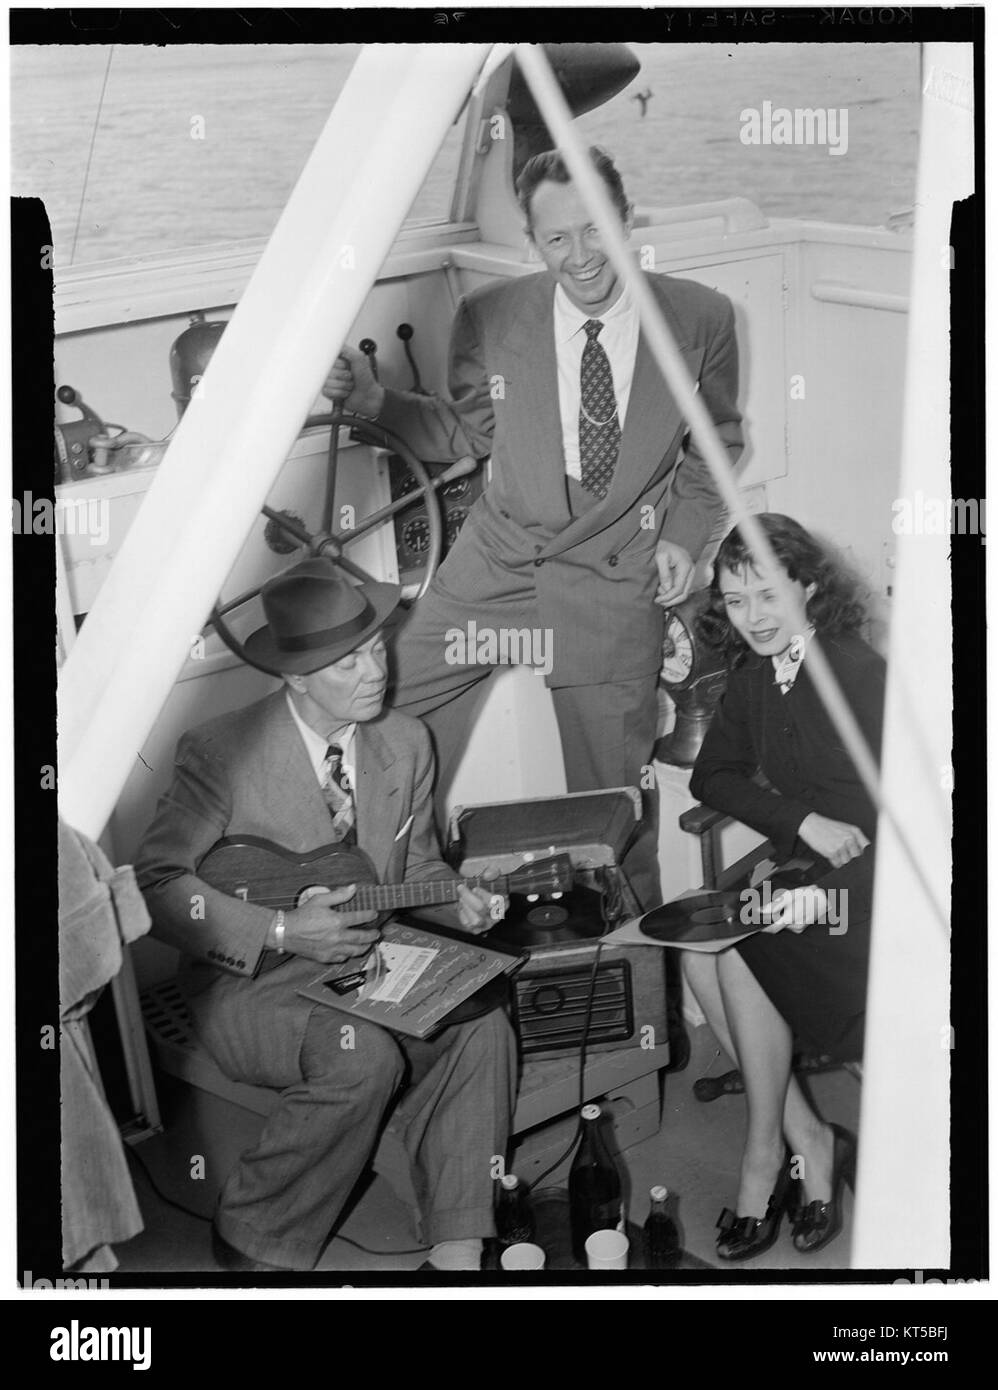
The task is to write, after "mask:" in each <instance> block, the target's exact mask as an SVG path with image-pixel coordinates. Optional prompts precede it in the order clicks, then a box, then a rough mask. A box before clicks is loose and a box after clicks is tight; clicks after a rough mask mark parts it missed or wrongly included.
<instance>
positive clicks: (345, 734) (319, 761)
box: [284, 690, 357, 776]
mask: <svg viewBox="0 0 998 1390" xmlns="http://www.w3.org/2000/svg"><path fill="white" fill-rule="evenodd" d="M284 693H285V698H286V699H287V702H288V709H289V710H290V711H291V718H292V719H293V720H294V721H295V727H296V728H297V730H298V732H299V734H301V738H302V742H303V743H304V745H305V752H306V753H307V754H308V757H309V761H310V762H311V764H312V767H313V769H314V770H315V773H316V776H318V774H319V769H320V768H321V767H322V765H323V763H324V762H325V761H326V750H327V749H328V747H329V743H328V741H327V740H326V739H324V738H323V737H322V735H321V734H317V733H316V732H315V730H314V729H313V728H312V727H311V725H309V724H306V723H305V721H304V719H302V717H301V715H300V714H299V713H298V710H297V708H296V706H295V702H294V700H292V698H291V691H290V690H285V692H284ZM356 732H357V725H356V724H355V723H354V724H345V725H344V726H343V728H342V729H340V730H338V732H337V736H336V742H337V743H338V744H339V746H340V748H342V749H343V765H344V767H351V768H352V767H353V744H354V735H355V734H356Z"/></svg>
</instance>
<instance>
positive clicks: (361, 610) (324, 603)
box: [244, 556, 402, 676]
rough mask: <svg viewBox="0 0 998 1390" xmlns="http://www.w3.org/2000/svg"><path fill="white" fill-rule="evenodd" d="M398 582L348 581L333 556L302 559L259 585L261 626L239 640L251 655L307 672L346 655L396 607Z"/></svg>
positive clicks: (264, 662)
mask: <svg viewBox="0 0 998 1390" xmlns="http://www.w3.org/2000/svg"><path fill="white" fill-rule="evenodd" d="M401 594H402V590H401V589H400V588H399V586H398V585H397V584H377V583H375V582H374V581H373V580H371V581H369V582H368V583H366V584H351V583H350V581H349V580H348V579H347V578H345V576H344V575H343V572H342V571H341V570H340V569H339V567H338V566H337V565H336V564H335V563H334V562H333V561H332V560H327V559H324V558H323V557H322V556H316V557H315V558H313V559H310V560H302V561H301V563H300V564H297V565H293V566H292V567H291V569H289V570H285V571H284V573H283V574H279V575H277V576H276V577H275V578H274V579H271V580H268V582H267V583H266V584H265V585H264V586H263V589H262V590H261V594H260V596H261V598H262V599H263V611H264V613H265V614H266V617H267V622H266V625H265V626H264V627H261V628H258V629H257V630H256V632H254V633H251V635H250V636H249V637H247V639H246V642H245V644H244V646H245V650H246V654H247V656H248V657H249V658H250V660H251V661H254V662H257V663H259V664H260V665H261V666H264V667H267V668H269V669H270V670H272V671H275V672H285V671H286V672H288V673H289V674H292V675H300V676H307V675H309V674H310V673H311V672H313V671H321V670H322V668H323V667H324V666H331V665H332V663H333V662H334V661H339V660H340V658H341V657H344V656H347V655H348V654H349V653H350V652H352V651H353V650H354V649H355V648H357V647H359V646H360V645H361V643H362V642H366V641H367V639H368V637H370V636H371V634H372V633H374V632H377V630H378V628H379V627H382V626H383V625H384V622H385V620H386V618H388V617H389V615H390V614H391V613H392V612H393V611H394V610H395V609H396V608H397V607H398V602H399V599H400V597H401Z"/></svg>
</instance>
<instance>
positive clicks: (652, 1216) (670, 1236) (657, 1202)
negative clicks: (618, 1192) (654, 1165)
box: [645, 1187, 680, 1269]
mask: <svg viewBox="0 0 998 1390" xmlns="http://www.w3.org/2000/svg"><path fill="white" fill-rule="evenodd" d="M668 1203H669V1192H668V1189H667V1188H665V1187H653V1188H652V1190H651V1210H650V1211H649V1213H648V1220H647V1221H646V1222H645V1259H646V1261H647V1267H648V1268H649V1269H675V1268H676V1266H677V1265H678V1263H679V1256H680V1249H679V1232H678V1231H677V1230H676V1223H675V1222H674V1221H673V1219H672V1217H671V1216H670V1215H669V1209H668Z"/></svg>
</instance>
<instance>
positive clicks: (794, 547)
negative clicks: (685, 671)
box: [697, 512, 866, 668]
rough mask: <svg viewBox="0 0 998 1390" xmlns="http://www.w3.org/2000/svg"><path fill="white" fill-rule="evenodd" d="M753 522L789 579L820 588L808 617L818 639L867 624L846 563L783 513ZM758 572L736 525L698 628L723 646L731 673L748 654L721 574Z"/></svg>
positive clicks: (809, 606) (717, 561)
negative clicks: (727, 602) (732, 618)
mask: <svg viewBox="0 0 998 1390" xmlns="http://www.w3.org/2000/svg"><path fill="white" fill-rule="evenodd" d="M754 519H755V521H756V522H757V524H758V525H759V526H760V527H761V528H762V530H763V532H764V533H765V535H766V538H767V539H768V541H769V544H770V545H771V546H772V548H773V554H774V555H775V556H776V558H777V560H778V561H779V562H780V564H781V565H782V566H783V568H784V569H785V570H786V572H787V574H788V575H789V577H790V578H791V579H796V580H799V581H800V583H801V584H803V585H804V586H805V588H806V587H807V585H808V584H814V585H815V591H814V593H813V594H812V596H811V597H810V598H809V599H808V601H807V616H808V619H809V620H810V621H811V622H812V623H813V624H814V628H815V631H816V632H817V633H818V635H819V636H820V637H828V636H831V635H833V634H834V633H836V632H852V631H854V630H855V629H856V628H858V627H860V626H861V625H862V623H863V622H864V621H865V619H866V605H865V603H864V600H863V591H862V587H861V585H860V583H859V581H858V580H857V579H856V578H855V577H854V576H853V575H852V574H850V573H849V571H848V570H847V569H846V567H845V565H844V564H843V563H842V561H841V560H839V559H837V558H836V557H835V556H833V555H832V554H831V552H830V551H828V550H827V549H826V548H825V547H824V546H823V545H822V544H821V542H820V541H817V540H815V538H814V536H812V535H811V533H810V532H809V531H805V529H804V527H803V526H801V524H800V523H799V522H797V521H794V520H793V518H792V517H789V516H782V515H781V514H780V513H779V512H763V513H761V514H760V515H759V516H756V517H755V518H754ZM755 568H756V566H755V560H754V558H753V555H752V552H751V550H750V549H749V547H748V545H747V543H746V541H745V539H744V537H743V536H742V534H741V532H740V531H739V529H738V527H737V526H736V527H735V528H734V530H732V531H729V532H728V534H727V535H726V536H725V538H724V540H723V541H722V542H721V547H720V549H719V550H718V552H717V558H716V559H715V561H714V577H713V579H712V581H711V585H710V597H709V599H708V602H707V606H706V608H705V609H704V611H703V613H702V614H701V615H700V618H699V620H698V624H697V626H698V628H699V631H700V635H701V636H702V637H703V639H704V641H705V642H708V643H709V644H710V645H711V646H712V647H720V648H721V650H722V651H723V652H724V655H725V657H726V659H727V662H728V665H729V666H730V667H732V668H734V667H737V666H740V665H741V663H742V661H743V660H744V659H745V656H746V655H747V653H748V650H749V649H748V647H747V645H746V643H745V642H744V641H743V640H742V638H741V637H740V636H739V635H738V633H737V632H736V631H735V629H734V627H733V626H732V625H731V621H730V619H729V618H728V614H727V611H726V609H725V607H724V597H723V595H722V593H721V575H722V574H723V573H724V571H725V570H727V571H729V572H730V573H732V574H742V573H744V571H745V570H746V569H752V570H755Z"/></svg>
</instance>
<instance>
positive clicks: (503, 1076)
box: [136, 559, 516, 1270]
mask: <svg viewBox="0 0 998 1390" xmlns="http://www.w3.org/2000/svg"><path fill="white" fill-rule="evenodd" d="M398 600H399V590H398V588H397V586H395V585H391V584H375V583H370V584H364V585H360V586H358V587H354V585H352V584H351V583H350V582H349V581H347V580H346V579H345V578H344V577H343V576H342V573H341V572H340V571H339V570H338V569H337V568H336V566H335V565H334V564H333V563H332V562H331V561H329V560H325V559H312V560H305V561H303V562H302V563H301V564H298V565H295V566H294V567H293V568H292V569H290V570H288V571H286V573H284V574H282V575H279V576H278V577H277V578H276V579H273V580H271V581H270V582H269V583H268V584H266V585H265V586H264V589H263V606H264V612H265V613H266V616H267V624H266V626H265V627H263V628H261V629H260V630H259V631H257V632H255V633H253V635H252V636H251V637H250V638H249V639H248V640H247V642H246V650H247V651H248V652H249V654H250V655H251V656H252V657H254V658H257V659H259V660H260V661H261V662H262V664H263V665H264V666H267V667H269V668H270V669H274V670H279V671H282V672H283V673H284V676H283V680H284V685H283V687H282V688H281V689H280V690H278V691H276V692H275V693H274V694H272V695H268V696H266V697H265V698H264V699H262V700H258V701H257V702H256V703H255V704H252V705H250V706H248V707H247V708H246V709H242V710H236V711H234V712H232V713H230V714H224V715H222V716H220V717H219V718H217V719H213V720H211V721H209V722H208V723H207V724H203V725H201V727H200V728H197V729H194V730H192V731H191V732H190V733H187V734H185V735H184V737H183V738H182V739H181V740H180V743H179V745H178V748H177V758H176V768H175V771H174V779H173V784H172V786H171V787H170V789H169V791H168V792H167V793H166V795H165V796H164V797H163V798H162V800H161V801H160V804H159V807H158V809H157V813H156V818H155V820H154V821H153V824H152V826H151V827H150V829H149V831H148V833H147V835H146V837H145V840H144V842H143V844H142V848H141V850H140V852H139V857H138V862H137V864H136V872H137V875H138V881H139V885H140V887H141V888H142V890H143V892H144V893H145V898H146V903H147V906H148V908H149V912H150V915H151V917H152V920H153V935H155V936H158V937H160V938H161V939H162V940H164V941H166V942H167V944H168V945H170V946H174V947H176V948H177V949H178V950H180V951H181V952H183V954H184V957H185V964H184V968H183V970H182V974H181V983H182V986H183V988H184V992H185V994H186V995H187V997H188V1001H189V1003H190V1007H191V1011H192V1013H193V1015H194V1019H195V1025H196V1028H197V1031H198V1034H199V1036H200V1038H201V1040H202V1041H203V1042H204V1044H205V1046H206V1047H207V1048H208V1050H209V1051H210V1052H211V1054H212V1056H213V1057H214V1058H215V1060H216V1061H217V1063H218V1065H219V1066H220V1067H221V1069H222V1071H224V1072H225V1074H226V1075H227V1076H229V1077H230V1078H231V1079H232V1080H234V1081H244V1082H248V1083H249V1084H251V1085H256V1086H272V1087H274V1088H275V1089H276V1090H278V1091H280V1102H279V1104H278V1106H277V1109H276V1110H274V1112H273V1113H272V1114H271V1115H270V1117H269V1118H268V1120H267V1123H266V1125H265V1126H264V1129H263V1133H262V1134H261V1136H260V1139H259V1142H258V1143H257V1144H256V1145H255V1147H253V1148H252V1149H250V1150H248V1151H247V1152H246V1153H244V1154H243V1155H242V1157H241V1158H240V1160H239V1162H238V1163H237V1165H236V1168H235V1170H234V1171H233V1172H232V1173H231V1174H230V1175H229V1177H228V1179H227V1181H226V1183H225V1186H224V1188H223V1190H222V1193H221V1196H220V1198H219V1204H218V1209H217V1212H216V1215H215V1221H214V1225H213V1228H212V1235H213V1245H214V1250H215V1255H216V1258H217V1259H218V1261H219V1262H220V1263H221V1264H222V1265H223V1267H225V1268H228V1269H236V1270H247V1269H249V1270H258V1269H274V1268H277V1269H311V1268H313V1266H314V1265H315V1262H316V1260H317V1259H318V1257H319V1254H320V1251H321V1250H322V1247H323V1245H324V1244H325V1242H326V1239H327V1237H328V1236H329V1234H330V1232H331V1230H332V1228H333V1226H334V1225H335V1223H336V1220H337V1218H338V1217H339V1215H340V1212H341V1210H342V1208H343V1205H344V1203H345V1202H346V1201H347V1198H348V1197H349V1196H350V1193H351V1191H352V1189H353V1187H354V1186H355V1184H356V1182H357V1180H358V1178H359V1177H360V1176H361V1174H362V1173H363V1171H364V1169H365V1167H366V1166H367V1164H368V1162H369V1161H370V1159H371V1157H372V1156H373V1154H374V1150H375V1148H376V1146H377V1142H378V1137H379V1135H380V1133H381V1130H382V1127H383V1125H384V1124H385V1122H386V1119H387V1117H388V1115H389V1113H390V1112H393V1126H394V1128H395V1129H397V1130H398V1131H399V1133H400V1137H401V1140H402V1144H403V1147H404V1149H405V1151H406V1154H407V1156H408V1159H409V1166H410V1169H411V1172H412V1177H413V1186H414V1190H415V1193H416V1196H417V1199H418V1201H419V1207H420V1216H421V1219H422V1225H423V1229H424V1231H425V1234H426V1237H427V1239H428V1241H429V1242H431V1243H432V1244H433V1249H432V1251H431V1253H430V1264H431V1267H432V1268H435V1269H478V1268H479V1264H480V1257H481V1250H482V1240H483V1238H484V1237H485V1236H488V1235H491V1234H492V1232H493V1230H494V1225H493V1218H492V1189H493V1181H492V1167H493V1164H494V1161H495V1157H496V1156H497V1155H499V1156H504V1155H505V1152H506V1144H507V1139H508V1135H509V1128H510V1117H511V1115H512V1108H513V1100H514V1086H515V1065H516V1054H515V1046H514V1040H513V1034H512V1030H511V1029H510V1026H509V1024H508V1022H507V1021H506V1017H505V1015H504V1014H503V1013H502V1012H499V1011H496V1012H492V1013H489V1014H486V1015H485V1016H483V1017H479V1018H477V1019H474V1020H472V1021H470V1022H467V1023H462V1024H458V1025H455V1026H453V1027H450V1028H444V1029H443V1030H442V1032H440V1033H439V1034H437V1036H436V1037H435V1038H434V1039H433V1040H432V1041H418V1042H417V1041H416V1040H414V1039H408V1038H402V1037H396V1036H395V1035H393V1034H392V1033H389V1032H388V1031H386V1030H385V1029H383V1028H379V1027H378V1026H377V1025H375V1024H373V1023H367V1022H365V1021H364V1020H362V1019H359V1018H354V1017H351V1018H350V1020H349V1023H350V1026H349V1028H347V1029H344V1026H343V1025H344V1023H345V1022H346V1019H347V1016H346V1015H345V1014H343V1013H340V1012H339V1011H337V1010H336V1009H334V1008H327V1007H325V1006H324V1005H322V1004H313V1003H312V1002H310V1001H309V1000H308V999H304V998H302V997H301V996H300V995H299V994H298V993H297V991H298V989H299V988H301V986H303V985H306V984H308V983H310V982H311V981H312V980H313V979H314V978H315V975H316V973H317V967H316V962H322V963H323V964H326V963H331V962H340V961H347V960H353V961H359V960H360V959H362V958H363V957H364V956H366V955H367V954H368V952H369V951H370V950H371V947H372V945H373V944H374V942H375V941H376V940H377V938H378V932H377V930H376V929H375V928H373V927H372V926H371V925H370V918H371V914H369V913H368V914H365V913H361V912H357V911H351V910H350V898H351V897H352V896H353V893H354V891H355V889H354V885H352V884H351V885H348V886H347V887H340V888H335V889H333V890H332V891H331V892H325V893H321V894H319V895H318V896H317V897H315V898H313V899H311V900H310V901H308V902H305V903H303V904H302V905H300V906H298V907H296V908H295V909H294V910H293V911H287V912H284V911H274V910H273V909H272V908H269V907H262V906H258V905H256V904H255V903H253V902H252V901H249V902H247V901H243V900H242V899H240V898H237V897H230V896H228V895H227V894H225V893H223V892H220V891H219V890H218V889H217V888H214V887H212V886H211V884H210V883H209V882H206V881H205V880H204V879H202V878H201V877H200V876H199V868H200V866H201V863H202V861H203V859H204V858H205V856H206V855H207V853H208V852H209V850H211V849H212V848H213V847H214V846H215V845H217V843H218V842H219V841H220V840H222V839H224V838H226V837H236V838H239V839H242V838H244V837H246V836H255V837H258V838H260V837H262V838H264V839H266V840H270V841H274V842H276V843H277V844H279V845H281V846H283V847H284V848H285V849H288V850H291V851H294V852H296V853H303V854H304V853H308V852H309V851H310V850H314V849H317V848H319V847H320V846H326V845H330V844H334V843H336V842H340V843H343V844H344V845H348V846H350V845H356V846H357V847H358V848H360V849H362V850H363V851H364V852H365V853H366V854H367V856H368V858H369V859H370V860H371V861H372V863H373V866H374V870H375V873H376V874H377V881H378V882H379V883H398V882H403V881H405V882H412V881H424V880H433V879H452V878H454V877H455V874H454V873H453V872H452V870H450V869H449V868H448V867H447V865H446V864H444V863H443V862H442V861H441V860H440V857H439V852H438V848H437V844H436V840H435V837H434V831H433V814H432V803H431V792H432V786H433V758H432V754H431V752H430V746H429V744H430V741H429V737H428V736H427V733H426V730H425V729H424V728H423V727H422V726H421V725H420V724H419V723H418V721H416V720H415V719H409V718H407V717H406V716H405V715H402V714H397V713H395V712H394V711H384V710H383V709H382V704H383V700H384V694H385V687H386V683H387V673H388V666H387V657H386V651H385V644H384V641H383V638H382V634H381V628H382V626H383V624H384V623H385V621H386V619H387V618H388V617H389V615H390V614H391V612H392V611H393V609H394V608H395V606H396V605H397V603H398ZM458 892H459V901H458V904H457V907H456V910H455V909H454V908H441V909H439V911H438V912H437V913H436V915H437V916H438V917H439V920H441V921H443V922H449V923H450V925H452V926H455V927H460V928H462V929H463V930H465V931H472V932H479V931H484V930H487V929H488V927H489V926H491V925H492V919H491V917H490V913H489V908H490V904H491V898H490V895H489V894H488V893H486V892H485V891H484V890H483V889H481V888H476V889H474V890H469V889H468V888H467V886H464V885H462V887H461V888H460V889H459V890H458ZM426 915H429V914H426ZM400 1088H404V1089H402V1094H401V1099H399V1092H400Z"/></svg>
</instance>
